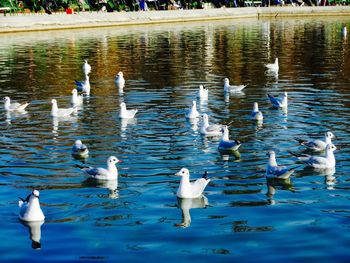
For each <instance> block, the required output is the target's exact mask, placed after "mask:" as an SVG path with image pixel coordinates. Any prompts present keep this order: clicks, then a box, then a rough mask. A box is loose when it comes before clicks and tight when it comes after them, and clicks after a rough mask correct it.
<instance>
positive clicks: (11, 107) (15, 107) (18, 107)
mask: <svg viewBox="0 0 350 263" xmlns="http://www.w3.org/2000/svg"><path fill="white" fill-rule="evenodd" d="M4 102H5V103H4V108H5V110H6V111H19V112H21V111H22V112H23V111H25V108H26V107H27V106H28V105H29V103H22V104H20V103H18V102H13V103H11V99H10V97H8V96H6V97H4Z"/></svg>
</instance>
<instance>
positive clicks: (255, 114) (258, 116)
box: [250, 102, 264, 121]
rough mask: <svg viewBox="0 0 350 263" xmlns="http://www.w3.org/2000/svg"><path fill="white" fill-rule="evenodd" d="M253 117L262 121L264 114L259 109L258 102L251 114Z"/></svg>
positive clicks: (255, 103)
mask: <svg viewBox="0 0 350 263" xmlns="http://www.w3.org/2000/svg"><path fill="white" fill-rule="evenodd" d="M250 116H251V118H252V119H253V120H256V121H262V120H263V119H264V116H263V114H262V112H261V111H259V106H258V103H257V102H254V107H253V111H252V113H251V114H250Z"/></svg>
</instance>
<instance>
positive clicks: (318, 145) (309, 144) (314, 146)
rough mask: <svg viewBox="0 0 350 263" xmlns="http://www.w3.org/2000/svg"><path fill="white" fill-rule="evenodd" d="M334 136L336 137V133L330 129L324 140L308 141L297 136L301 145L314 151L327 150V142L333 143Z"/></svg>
mask: <svg viewBox="0 0 350 263" xmlns="http://www.w3.org/2000/svg"><path fill="white" fill-rule="evenodd" d="M332 138H335V136H334V134H333V133H332V132H330V131H328V132H326V133H325V135H324V139H325V140H324V141H321V140H318V139H317V140H313V141H307V140H303V139H300V138H295V139H296V140H297V141H298V142H299V143H300V144H301V145H303V146H305V147H306V148H308V149H310V150H313V151H324V150H326V146H327V144H331V143H332Z"/></svg>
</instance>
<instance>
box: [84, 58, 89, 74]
mask: <svg viewBox="0 0 350 263" xmlns="http://www.w3.org/2000/svg"><path fill="white" fill-rule="evenodd" d="M90 72H91V66H90V64H89V63H88V61H87V59H85V60H84V64H83V73H84V75H85V76H87V75H89V74H90Z"/></svg>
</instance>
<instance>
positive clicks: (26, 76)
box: [0, 17, 350, 262]
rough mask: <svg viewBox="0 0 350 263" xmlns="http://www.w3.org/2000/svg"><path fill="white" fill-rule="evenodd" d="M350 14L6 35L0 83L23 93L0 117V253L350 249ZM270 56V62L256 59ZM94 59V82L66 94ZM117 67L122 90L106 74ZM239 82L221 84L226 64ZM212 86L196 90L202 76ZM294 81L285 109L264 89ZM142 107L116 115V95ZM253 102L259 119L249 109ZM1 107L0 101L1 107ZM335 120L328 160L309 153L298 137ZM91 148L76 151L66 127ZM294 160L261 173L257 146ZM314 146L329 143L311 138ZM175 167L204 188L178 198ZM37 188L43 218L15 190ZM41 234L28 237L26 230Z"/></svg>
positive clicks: (171, 254)
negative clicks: (194, 117) (113, 173)
mask: <svg viewBox="0 0 350 263" xmlns="http://www.w3.org/2000/svg"><path fill="white" fill-rule="evenodd" d="M346 25H348V27H349V25H350V18H347V17H338V18H326V19H325V18H303V19H299V18H298V19H272V20H255V19H247V20H224V21H216V22H214V21H212V22H202V23H177V24H166V25H154V26H153V25H152V26H135V27H121V28H118V27H114V28H113V27H111V28H103V29H101V28H99V29H86V30H76V31H54V32H38V33H28V34H26V33H21V34H8V35H2V36H0V42H1V47H2V48H1V49H0V74H1V76H0V96H1V97H4V96H9V97H11V99H12V100H13V101H18V102H25V101H27V102H30V105H29V106H28V107H27V112H26V113H21V114H14V113H10V114H7V113H6V112H5V111H4V110H2V111H1V117H0V123H1V126H0V139H1V140H0V143H1V149H0V151H1V154H0V165H1V166H0V189H1V190H0V200H1V201H0V206H1V209H0V216H1V218H2V224H3V227H2V229H1V231H0V237H1V239H2V240H3V241H4V242H3V245H2V246H1V248H0V255H1V256H0V257H1V259H2V261H4V262H24V261H29V260H31V261H32V260H35V262H53V261H56V262H62V261H67V262H72V261H81V262H86V261H102V262H106V261H107V262H116V261H121V262H143V261H144V259H148V260H150V261H151V262H161V261H166V262H179V261H181V262H189V261H192V262H199V261H201V262H203V261H213V262H232V261H233V260H236V261H237V262H256V261H257V258H258V261H259V262H280V261H281V260H283V261H284V262H296V261H305V262H316V261H317V262H346V261H348V258H349V254H350V253H349V249H348V247H349V245H350V232H349V226H350V219H349V218H350V205H349V203H350V202H349V199H350V195H349V194H350V177H349V171H350V159H349V153H350V144H349V143H350V140H349V138H350V134H349V133H350V132H349V121H350V107H349V106H350V89H349V80H350V77H349V76H350V64H349V61H350V60H349V58H350V49H349V39H348V36H344V35H342V33H341V30H342V27H343V26H346ZM276 57H278V58H279V65H280V67H279V74H278V75H275V74H269V72H267V71H266V68H265V64H266V63H272V62H273V61H274V59H275V58H276ZM84 59H88V62H89V64H90V65H91V67H92V71H91V73H90V83H91V94H90V96H84V105H83V107H81V108H79V110H78V112H77V113H76V114H75V115H73V116H72V117H70V118H64V119H54V118H52V117H51V116H50V111H51V99H53V98H55V99H56V100H57V102H58V106H59V107H62V108H67V107H69V105H70V104H69V103H70V99H71V91H72V89H73V88H74V87H75V85H74V80H82V79H83V78H84V76H83V72H82V68H81V67H82V64H83V61H84ZM119 71H122V72H123V73H124V77H125V79H126V84H125V87H124V88H123V89H122V90H121V89H119V88H117V87H116V86H115V84H114V78H115V76H116V74H117V73H118V72H119ZM225 77H227V78H229V80H230V82H231V83H232V84H237V85H238V84H248V86H247V87H246V88H245V89H244V90H243V92H241V93H236V94H230V95H229V96H225V94H224V91H223V79H224V78H225ZM201 84H202V85H204V86H205V87H207V88H208V90H209V98H208V100H207V101H205V102H200V101H199V100H198V99H197V98H196V91H197V90H198V87H199V85H201ZM283 92H288V102H289V105H288V111H284V110H281V109H277V110H276V109H272V108H271V104H270V101H269V99H268V97H267V94H273V95H281V94H282V93H283ZM193 100H196V101H197V106H198V111H199V112H200V113H201V114H203V113H206V114H208V116H209V122H210V123H218V124H227V123H231V124H230V126H229V132H230V138H231V139H238V140H239V141H241V143H242V145H241V147H240V148H239V152H234V153H230V154H228V153H222V152H219V151H218V144H219V141H220V138H206V137H203V136H202V135H201V134H200V127H201V121H195V122H191V121H189V120H186V118H185V110H186V109H188V108H189V106H190V105H191V103H192V101H193ZM121 102H125V103H126V105H127V107H128V108H137V109H138V113H137V114H136V118H135V119H132V120H127V121H125V120H121V119H120V118H119V117H118V116H119V104H120V103H121ZM254 102H258V103H259V108H260V110H261V111H262V112H263V115H264V121H263V123H262V124H261V123H260V124H259V123H256V122H254V121H252V120H251V118H250V113H251V111H252V107H253V103H254ZM2 108H3V107H2ZM327 131H332V132H333V133H334V134H335V136H336V138H335V139H333V142H334V144H335V145H336V146H337V148H338V149H337V150H336V151H335V156H336V161H337V163H336V168H335V170H334V171H330V172H329V171H317V170H313V169H310V168H307V167H305V165H303V164H300V163H299V162H297V159H296V158H295V157H294V156H293V155H291V154H290V153H289V151H293V152H300V153H303V152H305V149H304V147H303V146H300V145H299V144H298V142H297V141H296V140H295V138H296V137H300V138H305V139H322V138H323V137H324V134H325V132H327ZM77 139H80V140H82V141H83V143H85V144H86V145H87V146H88V148H89V151H90V154H89V157H88V158H87V159H85V160H77V159H74V158H73V157H72V156H71V148H72V145H73V143H74V141H75V140H77ZM269 150H274V151H275V152H276V156H277V161H278V163H279V164H283V165H287V166H289V165H290V166H291V167H295V168H296V171H295V172H294V174H293V175H292V176H291V178H290V180H288V181H287V182H286V181H282V182H269V181H267V180H266V177H265V168H266V164H267V160H268V159H267V156H266V153H267V151H269ZM319 154H322V153H319ZM111 155H114V156H116V157H117V158H118V159H120V160H122V163H119V164H117V167H118V170H119V179H118V181H112V182H109V183H106V182H98V181H94V180H91V179H88V176H87V175H86V174H85V173H84V172H83V171H82V170H81V167H89V166H93V167H105V166H106V160H107V158H108V157H109V156H111ZM182 167H186V168H188V169H189V171H190V174H191V179H196V178H199V177H201V176H202V174H203V173H204V171H207V173H208V177H209V178H210V179H211V181H210V183H209V185H208V186H207V187H206V189H205V191H204V196H203V197H201V199H199V200H181V199H179V200H178V199H177V197H176V191H177V188H178V185H179V180H180V178H179V177H177V176H175V173H176V172H178V171H179V170H180V169H181V168H182ZM33 189H37V190H39V191H40V203H41V207H42V210H43V212H44V213H45V216H46V219H45V222H44V223H43V224H40V223H39V224H32V225H25V224H22V223H21V222H20V221H19V220H18V204H17V203H18V200H19V199H18V197H26V196H27V195H28V194H29V193H30V192H31V191H32V190H33ZM33 239H34V241H35V242H40V243H41V249H40V250H38V249H33V248H32V240H33Z"/></svg>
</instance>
